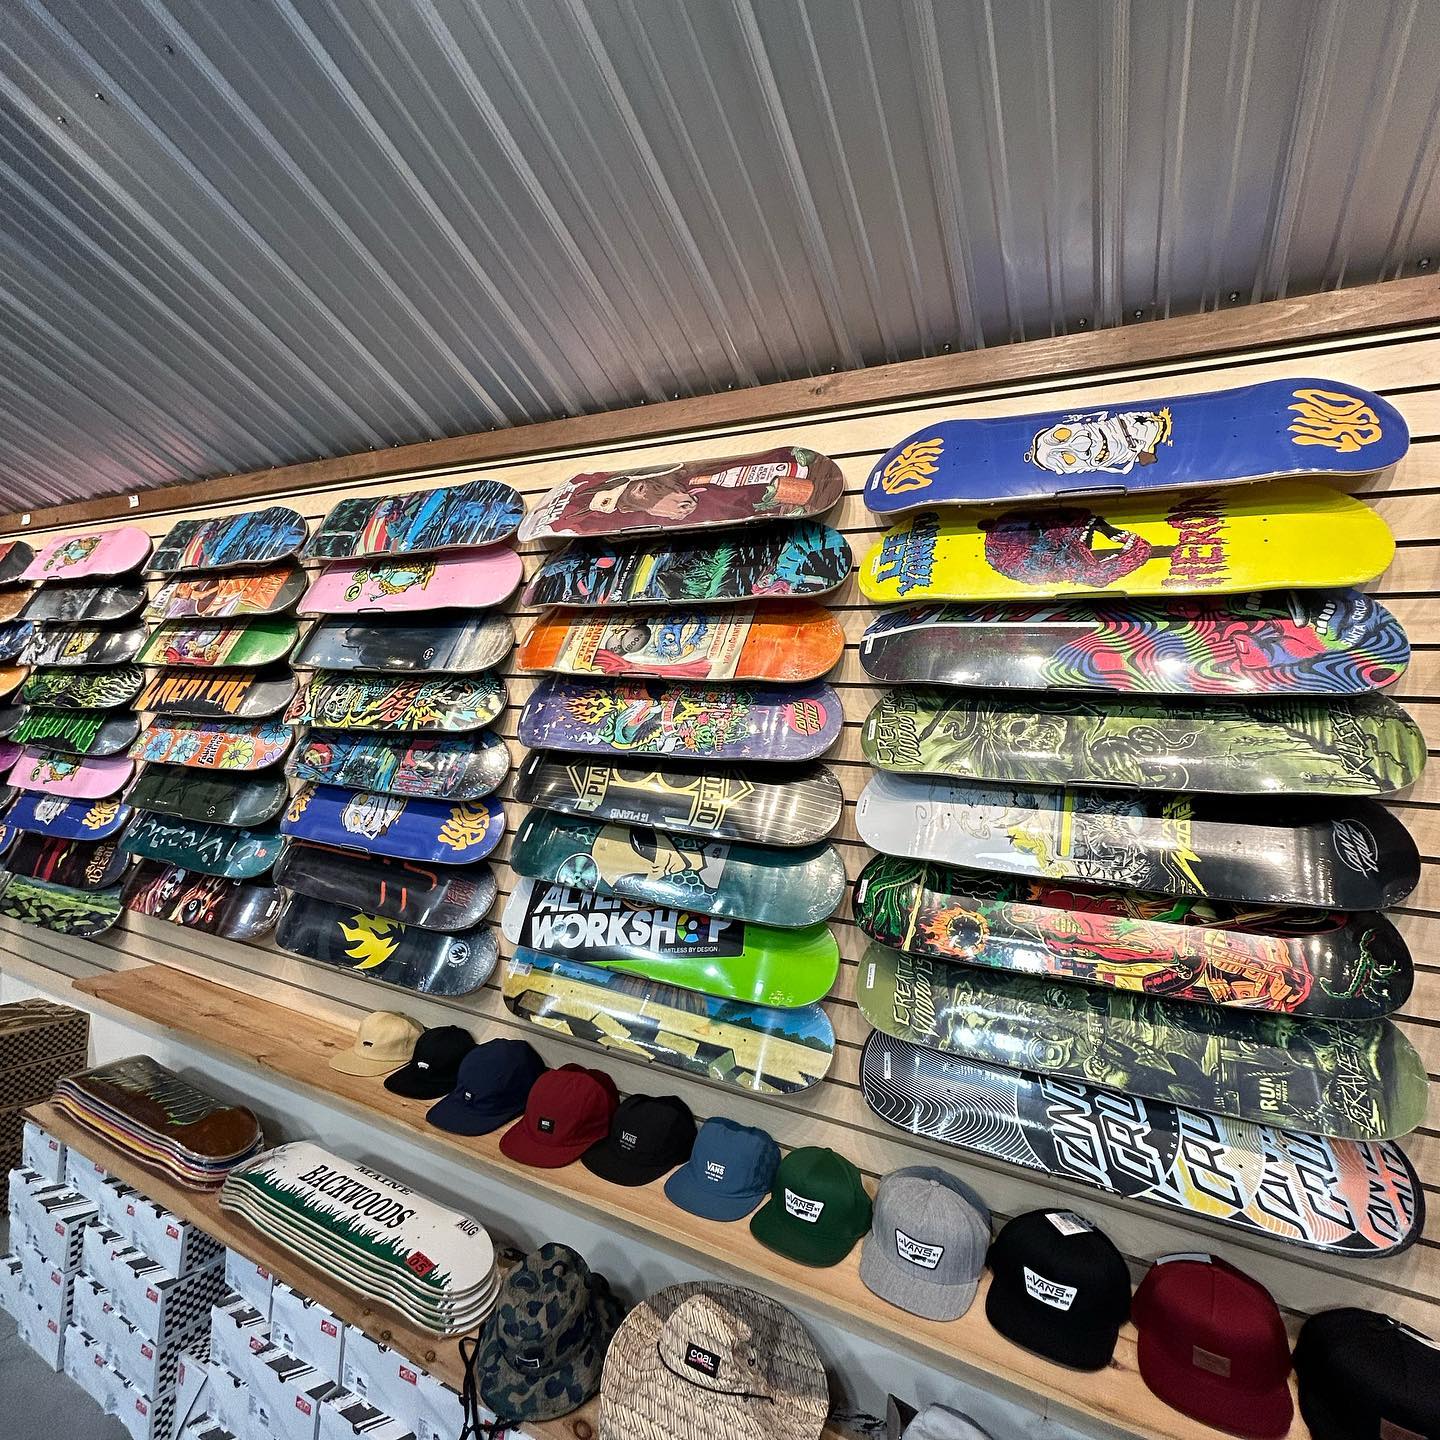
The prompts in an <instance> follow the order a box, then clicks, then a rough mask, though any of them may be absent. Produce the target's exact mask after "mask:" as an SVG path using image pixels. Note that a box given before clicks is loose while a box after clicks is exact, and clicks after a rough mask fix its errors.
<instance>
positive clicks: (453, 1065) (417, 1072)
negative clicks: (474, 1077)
mask: <svg viewBox="0 0 1440 1440" xmlns="http://www.w3.org/2000/svg"><path fill="white" fill-rule="evenodd" d="M474 1048H475V1037H474V1036H473V1035H472V1034H471V1033H470V1032H469V1031H468V1030H466V1029H464V1028H463V1027H461V1026H459V1025H437V1026H435V1028H434V1029H433V1030H427V1031H426V1032H425V1033H424V1034H423V1035H422V1036H421V1037H420V1038H419V1039H418V1040H417V1041H416V1042H415V1053H414V1054H413V1055H411V1057H410V1063H409V1064H408V1065H403V1066H401V1068H400V1069H399V1070H397V1071H396V1072H395V1073H394V1074H393V1075H390V1076H388V1077H387V1078H386V1080H385V1088H386V1089H387V1090H390V1091H392V1092H393V1093H394V1094H396V1095H408V1096H409V1097H410V1098H411V1099H412V1100H438V1099H439V1098H440V1096H442V1095H448V1094H449V1093H450V1092H451V1091H452V1090H453V1089H454V1088H455V1081H456V1078H457V1077H458V1076H459V1074H460V1062H461V1061H462V1060H463V1059H464V1058H465V1057H466V1056H467V1055H468V1054H469V1053H470V1052H471V1051H472V1050H473V1049H474Z"/></svg>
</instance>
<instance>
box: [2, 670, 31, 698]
mask: <svg viewBox="0 0 1440 1440" xmlns="http://www.w3.org/2000/svg"><path fill="white" fill-rule="evenodd" d="M25 676H26V670H25V667H24V666H23V665H5V666H0V699H3V698H4V697H5V696H7V695H12V694H13V693H14V692H15V690H16V689H17V687H18V686H19V685H20V683H21V681H23V680H24V679H25Z"/></svg>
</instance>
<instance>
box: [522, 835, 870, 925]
mask: <svg viewBox="0 0 1440 1440" xmlns="http://www.w3.org/2000/svg"><path fill="white" fill-rule="evenodd" d="M510 865H511V868H512V869H514V870H515V871H516V873H517V874H520V875H525V876H529V877H530V878H531V879H535V880H546V881H551V882H553V883H556V884H560V885H572V886H574V887H575V888H576V889H579V890H593V891H596V892H597V893H599V894H601V895H609V896H612V897H614V898H616V899H620V900H634V901H637V902H639V903H641V904H645V905H672V906H675V907H677V908H681V909H688V910H695V911H698V912H699V913H700V914H702V915H714V916H717V917H719V918H721V919H727V920H750V921H754V922H755V923H756V924H760V925H777V926H780V927H782V928H784V929H798V928H800V927H801V926H806V925H815V924H818V923H819V922H820V921H822V920H825V919H828V918H829V916H831V915H832V914H834V912H835V909H836V907H837V906H838V905H839V904H840V901H841V899H842V898H843V897H844V894H845V867H844V865H843V864H842V863H841V861H840V856H839V855H838V854H837V853H836V851H835V849H834V847H833V846H830V845H815V846H811V847H809V848H807V849H804V850H790V851H784V850H761V849H759V848H758V847H756V846H754V845H729V844H726V843H725V842H724V841H721V840H713V839H712V840H702V839H700V838H698V837H691V836H684V835H667V834H663V833H661V832H660V831H658V830H650V829H632V828H631V827H630V826H628V825H596V824H594V823H593V822H591V821H588V820H570V819H563V818H561V817H560V816H556V815H551V814H549V813H547V812H545V811H532V812H531V813H530V814H529V815H528V816H527V817H526V818H525V821H524V822H523V824H522V825H521V827H520V832H519V834H518V835H517V836H516V838H515V844H514V847H513V848H512V850H511V852H510Z"/></svg>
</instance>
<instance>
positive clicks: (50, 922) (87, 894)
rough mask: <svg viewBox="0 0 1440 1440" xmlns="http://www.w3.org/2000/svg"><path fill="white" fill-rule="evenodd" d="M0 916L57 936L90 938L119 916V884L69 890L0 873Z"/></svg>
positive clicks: (20, 876)
mask: <svg viewBox="0 0 1440 1440" xmlns="http://www.w3.org/2000/svg"><path fill="white" fill-rule="evenodd" d="M0 887H3V888H0V915H8V916H9V917H10V919H12V920H21V921H23V922H24V923H25V924H27V925H40V926H43V927H44V928H45V929H46V930H54V931H56V932H57V933H58V934H61V935H79V936H81V937H82V938H84V939H93V938H94V937H95V936H97V935H103V934H104V933H105V932H106V931H107V930H108V929H110V927H111V926H112V925H114V923H115V922H116V921H117V920H118V919H119V918H120V912H121V909H122V908H123V907H122V906H121V904H120V886H119V885H114V886H112V887H111V888H110V889H109V890H72V889H71V888H70V887H69V886H67V885H50V884H47V883H46V882H45V881H44V880H32V879H30V877H29V876H28V875H11V876H8V877H5V876H0Z"/></svg>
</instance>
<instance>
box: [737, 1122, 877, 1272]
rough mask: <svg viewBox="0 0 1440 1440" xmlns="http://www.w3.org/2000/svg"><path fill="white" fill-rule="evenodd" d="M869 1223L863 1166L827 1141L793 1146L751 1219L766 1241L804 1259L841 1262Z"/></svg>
mask: <svg viewBox="0 0 1440 1440" xmlns="http://www.w3.org/2000/svg"><path fill="white" fill-rule="evenodd" d="M869 1228H870V1197H869V1195H867V1194H866V1193H865V1184H864V1182H863V1181H862V1180H861V1178H860V1172H859V1171H858V1170H857V1169H856V1168H855V1167H854V1166H853V1165H852V1164H851V1163H850V1162H849V1161H848V1160H847V1159H846V1158H845V1157H844V1156H843V1155H837V1154H836V1153H835V1151H833V1150H830V1149H828V1148H826V1147H825V1146H823V1145H805V1146H802V1147H801V1148H800V1149H798V1150H792V1151H791V1152H790V1153H789V1154H788V1155H787V1156H786V1157H785V1158H784V1159H783V1160H782V1161H781V1162H780V1165H779V1167H778V1168H777V1169H776V1171H775V1179H774V1181H773V1183H772V1185H771V1188H770V1198H769V1199H768V1200H767V1201H766V1202H765V1204H764V1206H763V1207H762V1208H761V1209H760V1210H759V1211H758V1212H757V1213H756V1214H755V1216H754V1218H753V1219H752V1220H751V1221H750V1233H751V1234H752V1235H753V1236H754V1237H755V1238H756V1239H757V1240H758V1241H759V1242H760V1243H761V1244H762V1245H768V1246H769V1247H770V1249H772V1250H775V1251H778V1252H779V1253H780V1254H781V1255H784V1256H786V1257H787V1258H788V1259H791V1260H798V1261H799V1262H800V1264H802V1265H816V1266H823V1265H838V1264H839V1263H840V1262H841V1261H842V1260H843V1259H844V1258H845V1257H846V1256H847V1255H848V1254H849V1253H850V1251H851V1250H852V1249H853V1248H854V1246H855V1242H856V1241H857V1240H858V1239H859V1238H860V1237H861V1236H862V1235H863V1234H864V1233H865V1232H866V1231H867V1230H868V1229H869Z"/></svg>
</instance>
